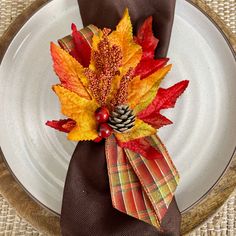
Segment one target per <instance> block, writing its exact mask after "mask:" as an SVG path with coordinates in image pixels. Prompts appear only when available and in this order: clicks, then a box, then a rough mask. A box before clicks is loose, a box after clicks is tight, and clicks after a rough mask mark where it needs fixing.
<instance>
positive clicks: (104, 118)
mask: <svg viewBox="0 0 236 236" xmlns="http://www.w3.org/2000/svg"><path fill="white" fill-rule="evenodd" d="M109 116H110V113H109V110H108V109H107V108H106V107H100V108H98V109H97V110H96V112H95V117H96V120H97V122H98V123H99V127H98V136H99V137H98V138H97V139H96V140H94V141H95V142H100V141H101V140H102V139H103V138H108V137H109V136H110V135H111V134H112V131H113V129H112V128H111V127H110V126H109V125H108V123H107V122H108V119H109Z"/></svg>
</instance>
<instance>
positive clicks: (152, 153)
mask: <svg viewBox="0 0 236 236" xmlns="http://www.w3.org/2000/svg"><path fill="white" fill-rule="evenodd" d="M118 145H119V146H120V147H122V148H127V149H129V150H131V151H133V152H135V153H139V154H140V155H142V156H143V157H144V158H146V159H148V160H155V159H159V158H163V155H162V153H161V152H160V150H159V149H157V148H155V147H153V146H152V145H151V144H150V142H149V141H148V140H147V139H146V138H139V139H134V140H132V141H129V142H119V141H118Z"/></svg>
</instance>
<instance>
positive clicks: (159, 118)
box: [138, 112, 173, 129]
mask: <svg viewBox="0 0 236 236" xmlns="http://www.w3.org/2000/svg"><path fill="white" fill-rule="evenodd" d="M138 117H139V116H138ZM139 118H140V117H139ZM140 119H142V120H143V121H144V122H145V123H147V124H149V125H151V126H152V127H153V128H155V129H160V128H161V127H163V126H165V125H171V124H173V122H172V121H171V120H169V119H168V118H166V117H165V116H163V115H161V114H160V113H159V112H156V113H155V112H154V113H151V114H150V115H147V116H145V117H142V118H140Z"/></svg>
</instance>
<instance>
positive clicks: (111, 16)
mask: <svg viewBox="0 0 236 236" xmlns="http://www.w3.org/2000/svg"><path fill="white" fill-rule="evenodd" d="M78 3H79V7H80V12H81V16H82V20H83V23H84V25H85V26H86V25H89V24H94V25H96V26H98V27H100V28H103V27H110V28H112V29H114V28H115V25H116V24H117V23H118V22H119V20H120V19H121V17H122V15H123V12H124V9H125V8H126V7H128V8H129V12H130V15H131V19H132V23H133V24H134V25H135V26H136V27H135V28H137V26H138V25H139V24H140V23H141V22H142V21H143V20H144V19H145V18H147V17H148V16H150V15H152V16H153V23H154V27H153V28H154V33H155V35H156V37H157V38H159V40H160V44H159V47H158V50H157V52H156V57H159V58H160V57H165V56H166V54H167V51H168V46H169V41H170V36H171V29H172V23H173V18H174V8H175V0H115V1H111V0H90V1H87V0H78ZM104 144H105V142H104V141H103V142H101V143H94V142H80V143H78V145H77V147H76V150H75V152H74V154H73V156H72V159H71V162H70V166H69V169H68V174H67V178H66V183H65V189H64V196H63V205H62V212H61V230H62V235H63V236H132V235H136V236H139V235H140V236H151V235H173V236H174V235H176V236H177V235H180V219H181V215H180V212H179V210H178V207H177V204H176V202H175V200H173V201H172V203H171V205H170V207H169V210H168V212H167V214H166V215H165V217H164V219H163V222H162V225H161V226H162V230H163V232H161V231H158V230H157V229H156V228H154V227H153V226H151V225H149V224H146V223H144V222H142V221H139V220H137V219H135V218H133V217H130V216H128V215H126V214H123V213H121V212H119V211H117V210H116V209H114V208H113V206H112V202H111V196H110V188H109V180H108V174H107V166H106V158H105V150H104Z"/></svg>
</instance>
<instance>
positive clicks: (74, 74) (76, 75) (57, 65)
mask: <svg viewBox="0 0 236 236" xmlns="http://www.w3.org/2000/svg"><path fill="white" fill-rule="evenodd" d="M51 54H52V59H53V66H54V70H55V72H56V74H57V75H58V77H59V79H60V81H61V84H62V86H63V87H65V88H67V89H69V90H71V91H73V92H75V93H77V94H78V95H79V96H80V97H83V98H86V99H91V96H90V95H89V93H88V91H87V89H86V86H87V78H86V77H85V76H84V74H83V67H82V65H81V64H80V63H79V62H78V61H76V60H75V59H74V58H73V57H72V56H71V55H70V54H69V53H67V52H66V51H65V50H63V49H61V48H60V47H59V46H57V45H56V44H54V43H51Z"/></svg>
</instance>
